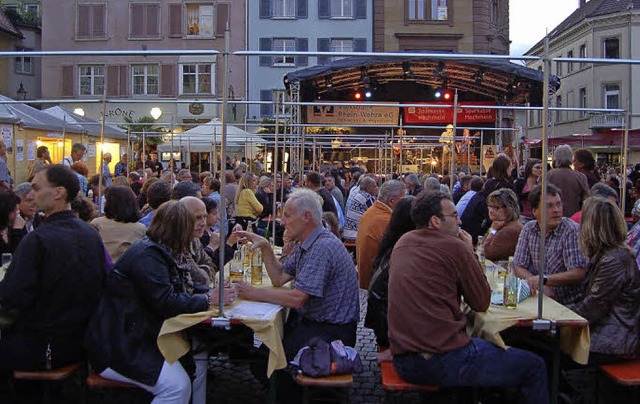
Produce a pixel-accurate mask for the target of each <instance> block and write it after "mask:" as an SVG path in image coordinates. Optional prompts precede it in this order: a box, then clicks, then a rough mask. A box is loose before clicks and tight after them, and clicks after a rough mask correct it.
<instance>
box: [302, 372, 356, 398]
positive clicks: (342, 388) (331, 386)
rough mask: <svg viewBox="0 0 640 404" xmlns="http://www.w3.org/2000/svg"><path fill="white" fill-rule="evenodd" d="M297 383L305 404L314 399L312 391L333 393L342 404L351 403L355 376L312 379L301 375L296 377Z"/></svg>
mask: <svg viewBox="0 0 640 404" xmlns="http://www.w3.org/2000/svg"><path fill="white" fill-rule="evenodd" d="M296 383H298V385H299V386H301V387H302V402H303V404H306V403H310V402H311V399H312V393H313V392H312V389H322V390H323V391H327V392H329V391H330V392H331V393H332V394H333V395H334V396H336V397H337V398H338V399H339V400H340V402H341V403H348V402H349V390H348V389H349V388H351V386H353V375H352V374H348V375H331V376H325V377H310V376H305V375H302V374H299V375H297V376H296Z"/></svg>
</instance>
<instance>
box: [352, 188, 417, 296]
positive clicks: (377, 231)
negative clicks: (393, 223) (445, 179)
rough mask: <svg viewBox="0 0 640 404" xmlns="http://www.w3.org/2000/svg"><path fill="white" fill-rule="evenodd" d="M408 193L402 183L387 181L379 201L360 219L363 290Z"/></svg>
mask: <svg viewBox="0 0 640 404" xmlns="http://www.w3.org/2000/svg"><path fill="white" fill-rule="evenodd" d="M406 191H407V187H406V186H405V185H404V184H403V183H402V182H400V181H398V180H389V181H386V182H385V183H384V184H382V186H381V187H380V191H379V192H378V199H376V201H375V202H374V203H373V205H371V207H370V208H369V209H367V210H366V211H365V212H364V214H363V215H362V218H360V223H359V224H358V236H357V237H356V262H357V268H358V281H359V284H360V288H362V289H368V288H369V283H370V281H371V275H372V272H373V271H372V268H373V260H374V258H375V257H376V254H377V253H378V247H379V245H380V240H382V236H383V235H384V232H385V230H386V229H387V226H388V225H389V221H390V220H391V216H392V212H393V210H394V209H395V206H396V204H397V203H398V202H400V200H401V199H402V197H404V196H405V194H406Z"/></svg>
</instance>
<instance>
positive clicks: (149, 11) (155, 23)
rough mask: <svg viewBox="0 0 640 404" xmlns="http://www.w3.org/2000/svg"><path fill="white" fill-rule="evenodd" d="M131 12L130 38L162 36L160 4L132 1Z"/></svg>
mask: <svg viewBox="0 0 640 404" xmlns="http://www.w3.org/2000/svg"><path fill="white" fill-rule="evenodd" d="M129 11H130V13H129V38H159V37H160V5H159V4H151V3H132V4H131V6H130V10H129Z"/></svg>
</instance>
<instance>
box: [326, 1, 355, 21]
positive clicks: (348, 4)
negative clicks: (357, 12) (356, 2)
mask: <svg viewBox="0 0 640 404" xmlns="http://www.w3.org/2000/svg"><path fill="white" fill-rule="evenodd" d="M331 17H332V18H341V17H343V18H345V17H346V18H351V17H353V1H352V0H331Z"/></svg>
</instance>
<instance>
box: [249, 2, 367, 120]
mask: <svg viewBox="0 0 640 404" xmlns="http://www.w3.org/2000/svg"><path fill="white" fill-rule="evenodd" d="M248 3H249V7H248V22H247V25H248V38H249V49H257V50H260V51H287V50H291V51H312V52H316V51H317V52H331V51H333V52H368V51H371V49H372V38H373V26H372V15H373V10H372V1H371V0H318V1H311V0H250V1H249V2H248ZM329 60H331V58H329V57H326V56H322V57H307V56H297V57H295V56H260V57H251V58H249V60H248V63H249V71H248V77H247V81H248V89H249V92H248V97H249V99H250V100H260V101H267V102H268V101H274V94H275V96H278V94H284V84H283V81H282V80H283V78H284V76H285V75H286V74H287V73H288V72H290V71H293V70H298V69H301V68H305V67H309V66H314V65H316V64H320V65H321V64H324V63H327V62H328V61H329ZM278 90H282V91H278ZM283 114H286V111H285V110H284V109H283V110H281V111H280V113H279V115H283ZM274 115H275V111H274V107H273V105H269V104H261V105H255V104H254V105H251V106H249V113H248V117H249V119H251V120H260V119H263V118H272V117H273V116H274Z"/></svg>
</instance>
